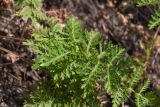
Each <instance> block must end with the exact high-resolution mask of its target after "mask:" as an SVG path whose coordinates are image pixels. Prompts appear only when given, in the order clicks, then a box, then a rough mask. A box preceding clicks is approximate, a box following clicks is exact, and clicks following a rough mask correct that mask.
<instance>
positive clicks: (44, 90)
mask: <svg viewBox="0 0 160 107" xmlns="http://www.w3.org/2000/svg"><path fill="white" fill-rule="evenodd" d="M48 23H49V25H50V27H49V28H47V27H43V28H41V29H40V30H39V31H37V32H34V33H33V37H34V39H33V40H28V41H27V42H26V43H25V44H26V45H29V46H31V47H32V49H33V50H34V51H35V52H36V53H37V57H36V58H35V59H34V64H33V68H34V69H43V70H45V71H47V72H48V73H49V75H50V78H51V80H50V82H48V81H45V82H42V84H41V85H40V86H39V88H38V89H37V90H36V92H34V93H33V94H32V97H31V98H33V99H32V101H31V102H32V103H33V104H32V103H31V104H32V105H36V106H37V107H40V104H47V106H46V107H57V106H60V107H64V106H66V107H75V105H76V106H79V107H81V106H84V107H85V106H86V107H87V106H90V107H99V106H100V102H99V101H98V100H97V98H96V96H97V93H96V92H95V90H96V84H97V83H98V84H100V85H101V86H102V90H103V91H105V92H106V93H107V94H109V95H110V96H111V98H112V103H113V107H118V106H119V105H121V104H122V103H123V102H125V101H127V99H128V98H129V97H130V95H131V94H132V93H135V95H136V97H135V98H136V99H141V98H140V97H144V98H145V100H143V99H141V100H136V102H137V104H139V103H140V104H142V105H143V106H138V107H144V106H145V105H147V104H149V103H148V102H149V101H148V100H146V99H147V98H146V97H145V96H143V95H142V91H140V92H139V91H138V92H136V91H135V89H134V87H135V86H136V85H138V82H139V80H140V79H141V76H142V74H143V67H142V66H140V65H138V64H137V65H134V64H135V63H136V62H134V61H133V60H132V58H130V57H126V56H125V53H126V52H125V50H124V49H123V48H121V47H119V46H116V45H112V44H111V43H101V42H100V33H98V32H94V31H84V29H83V28H82V25H81V23H80V21H78V20H75V19H74V18H70V19H69V20H68V22H67V24H66V26H65V27H62V26H61V25H59V24H58V23H56V22H55V21H53V20H51V19H50V20H49V22H48ZM96 47H97V48H96ZM46 84H47V85H46ZM147 88H148V85H145V84H144V87H142V89H141V90H143V92H144V91H145V90H146V89H147ZM35 93H36V94H35ZM34 95H35V96H34ZM45 102H46V103H45ZM27 105H28V104H27ZM27 105H26V106H27ZM49 105H51V106H49ZM28 106H30V105H28ZM41 106H42V105H41Z"/></svg>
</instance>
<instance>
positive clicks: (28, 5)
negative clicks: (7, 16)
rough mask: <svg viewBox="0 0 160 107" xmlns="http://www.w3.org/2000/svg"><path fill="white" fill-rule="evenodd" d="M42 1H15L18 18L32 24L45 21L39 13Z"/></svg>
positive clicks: (43, 16) (44, 17)
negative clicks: (20, 17)
mask: <svg viewBox="0 0 160 107" xmlns="http://www.w3.org/2000/svg"><path fill="white" fill-rule="evenodd" d="M41 2H42V0H16V7H17V9H18V10H19V12H17V15H18V16H22V17H25V18H26V19H27V20H31V21H32V23H35V22H37V21H41V20H45V19H46V16H45V15H44V14H43V13H42V12H41V11H40V10H41Z"/></svg>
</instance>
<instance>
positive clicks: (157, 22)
mask: <svg viewBox="0 0 160 107" xmlns="http://www.w3.org/2000/svg"><path fill="white" fill-rule="evenodd" d="M136 2H137V4H138V6H144V5H150V4H152V5H155V4H160V1H159V0H136ZM158 26H160V9H158V10H156V11H155V14H154V15H152V19H151V20H150V21H149V28H150V29H153V28H155V27H158Z"/></svg>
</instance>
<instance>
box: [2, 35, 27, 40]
mask: <svg viewBox="0 0 160 107" xmlns="http://www.w3.org/2000/svg"><path fill="white" fill-rule="evenodd" d="M1 38H2V39H3V38H5V39H12V40H17V41H24V40H25V39H22V38H17V37H10V36H0V39H1Z"/></svg>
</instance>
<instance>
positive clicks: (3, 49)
mask: <svg viewBox="0 0 160 107" xmlns="http://www.w3.org/2000/svg"><path fill="white" fill-rule="evenodd" d="M0 50H2V51H4V52H6V53H12V54H15V53H14V52H12V51H10V50H8V49H5V48H3V47H0ZM15 55H16V54H15Z"/></svg>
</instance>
